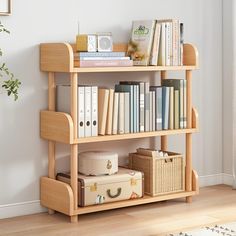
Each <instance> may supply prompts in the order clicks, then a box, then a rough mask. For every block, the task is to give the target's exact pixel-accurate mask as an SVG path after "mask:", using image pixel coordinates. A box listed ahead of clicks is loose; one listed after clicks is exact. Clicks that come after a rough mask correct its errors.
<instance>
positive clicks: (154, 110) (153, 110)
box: [151, 91, 156, 131]
mask: <svg viewBox="0 0 236 236" xmlns="http://www.w3.org/2000/svg"><path fill="white" fill-rule="evenodd" d="M151 93H152V114H153V115H152V117H151V118H152V131H155V130H156V97H155V91H151Z"/></svg>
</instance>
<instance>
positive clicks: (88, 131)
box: [84, 86, 92, 137]
mask: <svg viewBox="0 0 236 236" xmlns="http://www.w3.org/2000/svg"><path fill="white" fill-rule="evenodd" d="M84 105H85V107H84V110H85V120H84V121H85V134H84V136H85V137H91V136H92V125H91V123H92V88H91V86H85V88H84Z"/></svg>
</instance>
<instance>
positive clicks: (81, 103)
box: [78, 86, 85, 138]
mask: <svg viewBox="0 0 236 236" xmlns="http://www.w3.org/2000/svg"><path fill="white" fill-rule="evenodd" d="M78 100H79V101H78V137H79V138H83V137H84V136H85V130H84V116H85V114H84V104H85V103H84V87H82V86H79V87H78Z"/></svg>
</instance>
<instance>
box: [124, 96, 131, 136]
mask: <svg viewBox="0 0 236 236" xmlns="http://www.w3.org/2000/svg"><path fill="white" fill-rule="evenodd" d="M124 111H125V113H124V116H125V118H124V120H125V125H124V133H125V134H128V133H130V93H127V92H124Z"/></svg>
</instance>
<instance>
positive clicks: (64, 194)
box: [40, 177, 74, 215]
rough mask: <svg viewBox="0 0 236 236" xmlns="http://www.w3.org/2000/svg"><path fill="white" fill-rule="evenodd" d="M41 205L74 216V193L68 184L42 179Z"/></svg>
mask: <svg viewBox="0 0 236 236" xmlns="http://www.w3.org/2000/svg"><path fill="white" fill-rule="evenodd" d="M40 200H41V204H42V205H43V206H45V207H48V208H50V209H53V210H56V211H59V212H62V213H64V214H67V215H73V207H74V201H73V192H72V189H71V188H70V186H69V185H68V184H66V183H63V182H60V181H57V180H54V179H50V178H47V177H41V179H40Z"/></svg>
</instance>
